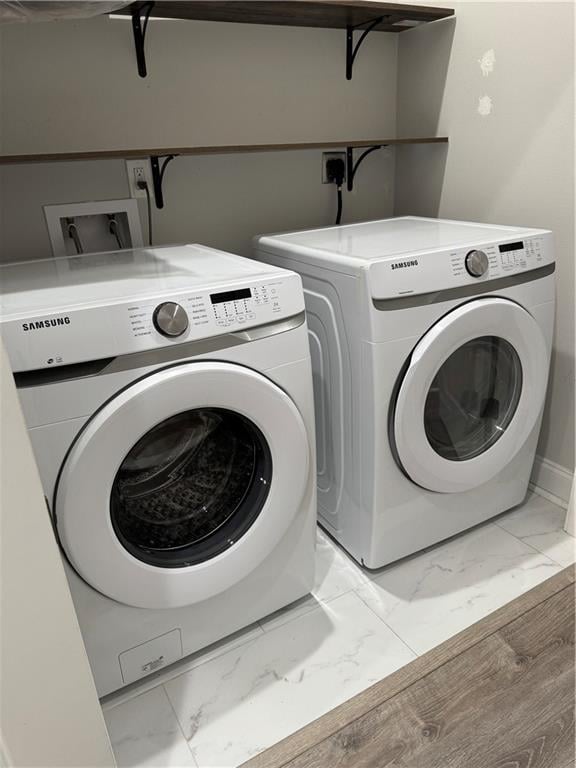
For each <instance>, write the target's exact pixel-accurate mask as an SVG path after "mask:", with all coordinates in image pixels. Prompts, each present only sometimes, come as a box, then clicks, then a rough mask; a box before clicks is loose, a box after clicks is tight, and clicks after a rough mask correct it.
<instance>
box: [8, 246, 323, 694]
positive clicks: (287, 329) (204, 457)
mask: <svg viewBox="0 0 576 768" xmlns="http://www.w3.org/2000/svg"><path fill="white" fill-rule="evenodd" d="M0 285H1V286H2V312H1V323H2V328H1V329H2V335H3V339H4V343H5V345H6V347H7V350H8V354H9V357H10V360H11V363H12V366H13V369H14V372H15V378H16V383H17V386H18V388H19V395H20V399H21V402H22V406H23V410H24V414H25V418H26V421H27V424H28V427H29V433H30V437H31V440H32V444H33V447H34V451H35V455H36V458H37V462H38V466H39V469H40V474H41V477H42V482H43V486H44V489H45V493H46V498H47V501H48V503H49V506H50V507H51V510H52V513H53V516H54V521H55V529H56V532H57V536H58V538H59V541H60V544H61V547H62V550H63V553H64V555H65V563H66V570H67V575H68V580H69V584H70V589H71V592H72V596H73V599H74V603H75V606H76V610H77V613H78V619H79V623H80V626H81V629H82V633H83V637H84V641H85V644H86V649H87V652H88V656H89V659H90V662H91V666H92V671H93V674H94V678H95V680H96V685H97V688H98V691H99V694H100V695H104V694H107V693H110V692H111V691H114V690H115V689H117V688H120V687H121V686H124V685H126V684H128V683H131V682H134V681H136V680H138V679H139V678H141V677H143V676H145V675H147V674H149V673H151V672H153V671H155V670H157V669H159V668H161V667H164V666H166V665H168V664H170V663H171V662H174V661H176V660H177V659H180V658H181V657H183V656H186V655H188V654H191V653H192V652H194V651H196V650H198V649H200V648H203V647H205V646H207V645H209V644H210V643H213V642H214V641H216V640H218V639H220V638H222V637H224V636H226V635H228V634H230V633H232V632H234V631H236V630H239V629H241V628H242V627H245V626H247V625H248V624H250V623H251V622H254V621H256V620H258V619H260V618H262V617H264V616H266V615H267V614H269V613H271V612H273V611H275V610H277V609H279V608H281V607H283V606H285V605H287V604H288V603H291V602H292V601H294V600H296V599H298V598H300V597H302V596H303V595H305V594H307V593H308V592H309V591H310V589H311V587H312V584H313V577H314V542H315V523H316V508H315V455H314V454H315V448H314V414H313V398H312V380H311V371H310V354H309V347H308V339H307V330H306V322H305V314H304V299H303V295H302V286H301V280H300V278H299V276H298V275H296V274H294V273H291V272H287V271H285V270H282V269H278V268H276V267H272V266H268V265H264V264H257V263H256V262H254V261H252V260H250V259H243V258H241V257H239V256H233V255H230V254H225V253H221V252H219V251H215V250H212V249H209V248H203V247H200V246H196V245H190V246H180V247H167V248H154V249H139V250H130V251H120V252H118V253H112V254H110V253H106V254H94V255H87V256H82V257H73V258H60V259H51V260H44V261H35V262H29V263H23V264H15V265H7V266H5V267H3V268H1V269H0ZM38 578H39V579H41V578H42V575H41V574H38Z"/></svg>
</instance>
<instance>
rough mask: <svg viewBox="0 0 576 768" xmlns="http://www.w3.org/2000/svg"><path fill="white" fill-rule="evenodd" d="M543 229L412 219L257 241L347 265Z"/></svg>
mask: <svg viewBox="0 0 576 768" xmlns="http://www.w3.org/2000/svg"><path fill="white" fill-rule="evenodd" d="M542 232H544V230H536V229H527V228H520V227H504V226H493V225H490V224H476V223H471V222H465V221H451V220H446V219H426V218H419V217H416V216H406V217H402V218H394V219H383V220H381V221H370V222H364V223H359V224H350V225H346V226H340V227H327V228H324V229H316V230H307V231H304V232H293V233H286V234H279V235H264V236H263V237H262V238H259V242H260V243H261V247H263V248H264V249H266V247H268V246H272V247H274V246H276V247H278V248H279V249H281V250H282V251H286V250H290V251H291V252H296V253H301V254H304V255H307V256H310V257H312V258H314V255H316V256H317V258H320V259H322V260H324V259H326V257H327V255H328V254H330V256H332V257H334V256H336V257H340V258H343V259H345V260H348V261H352V262H354V261H356V262H368V263H369V262H372V261H375V260H380V259H387V258H390V257H393V256H399V255H401V254H406V253H420V252H421V251H437V250H440V249H445V248H452V247H455V246H460V245H471V246H475V245H477V244H480V243H485V242H487V241H496V240H499V241H500V240H506V239H510V238H517V237H518V236H519V235H520V234H526V235H530V234H540V233H542Z"/></svg>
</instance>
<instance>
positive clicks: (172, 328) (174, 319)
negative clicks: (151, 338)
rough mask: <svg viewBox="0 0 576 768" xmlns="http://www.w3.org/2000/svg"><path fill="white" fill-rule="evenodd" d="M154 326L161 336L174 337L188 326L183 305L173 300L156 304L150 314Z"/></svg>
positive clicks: (180, 334)
mask: <svg viewBox="0 0 576 768" xmlns="http://www.w3.org/2000/svg"><path fill="white" fill-rule="evenodd" d="M152 322H153V323H154V328H156V330H157V331H158V332H159V333H161V334H162V335H163V336H169V337H171V338H176V336H182V334H183V333H184V332H185V331H186V330H187V328H188V315H187V314H186V310H185V309H184V307H181V306H180V304H176V302H175V301H164V302H162V304H158V306H157V307H156V309H155V310H154V314H153V315H152Z"/></svg>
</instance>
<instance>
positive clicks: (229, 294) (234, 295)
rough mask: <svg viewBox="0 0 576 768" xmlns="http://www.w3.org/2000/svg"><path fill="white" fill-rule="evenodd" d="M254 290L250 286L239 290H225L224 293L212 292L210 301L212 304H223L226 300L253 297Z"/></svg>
mask: <svg viewBox="0 0 576 768" xmlns="http://www.w3.org/2000/svg"><path fill="white" fill-rule="evenodd" d="M251 298H252V291H251V290H250V288H242V289H241V290H239V291H224V292H223V293H211V294H210V301H211V302H212V304H223V303H224V302H225V301H239V300H240V299H251Z"/></svg>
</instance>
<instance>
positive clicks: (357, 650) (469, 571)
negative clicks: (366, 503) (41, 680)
mask: <svg viewBox="0 0 576 768" xmlns="http://www.w3.org/2000/svg"><path fill="white" fill-rule="evenodd" d="M564 515H565V511H564V510H563V509H561V508H560V507H557V506H556V505H555V504H553V503H551V502H550V501H547V500H546V499H543V498H542V497H540V496H538V495H536V494H530V496H529V497H528V498H527V500H526V502H525V503H524V504H523V505H522V506H521V507H517V508H516V509H515V510H513V511H511V512H508V513H505V514H504V515H501V516H500V517H498V518H495V519H493V520H492V521H490V522H488V523H485V524H483V525H481V526H479V527H477V528H474V529H473V530H471V531H469V532H467V533H464V534H461V535H459V536H457V537H455V538H453V539H450V540H449V541H447V542H445V543H443V544H439V545H437V546H436V547H433V548H430V549H428V550H426V551H424V552H422V553H420V554H418V555H415V556H413V557H411V558H407V559H406V560H403V561H401V562H400V563H398V564H395V565H392V566H389V567H387V568H385V569H383V570H382V571H379V572H376V573H373V572H371V573H367V572H366V571H363V570H362V569H361V568H359V567H358V566H357V565H356V564H355V563H354V562H353V561H352V560H351V559H350V558H348V557H347V555H346V554H345V553H344V552H343V551H342V550H341V549H340V548H339V547H337V546H336V545H335V544H334V543H333V542H332V541H331V540H330V539H329V538H328V537H327V536H326V535H325V534H323V533H322V532H319V533H318V547H317V580H316V586H315V588H314V591H313V594H312V595H311V596H310V597H309V598H305V599H304V600H301V601H300V602H299V603H297V604H295V605H293V606H290V607H289V608H287V609H285V610H283V611H280V612H278V613H277V614H274V615H273V616H271V617H268V618H267V619H265V620H263V621H261V622H259V624H257V625H252V626H251V627H248V628H247V629H246V630H245V631H243V632H240V633H237V634H236V635H234V636H233V637H231V638H227V639H226V640H224V641H222V642H221V643H218V644H216V645H214V646H212V647H211V648H209V649H207V650H206V651H203V652H200V653H198V654H195V655H194V656H193V657H190V658H189V659H187V660H184V661H183V662H181V663H179V664H176V665H172V666H171V667H170V668H168V669H167V670H164V671H162V672H161V673H158V674H156V675H154V676H153V677H151V678H148V679H147V680H145V681H143V682H141V683H139V684H136V685H133V686H130V687H129V688H128V689H124V690H123V691H120V692H119V693H118V694H114V695H112V696H109V697H107V699H106V700H104V702H103V710H104V716H105V719H106V723H107V725H108V730H109V733H110V738H111V741H112V746H113V748H114V752H115V755H116V759H117V761H118V765H119V766H120V767H121V768H124V767H126V768H127V767H128V766H162V768H176V767H179V768H180V767H182V766H192V767H193V768H235V767H236V766H239V765H241V764H242V763H243V762H244V761H245V760H247V759H249V758H250V757H252V756H253V755H255V754H257V753H258V752H260V751H262V750H264V749H266V748H267V747H269V746H271V745H272V744H274V743H275V742H277V741H279V740H280V739H282V738H284V737H286V736H288V735H290V734H291V733H293V732H294V731H296V730H297V729H299V728H301V727H303V726H304V725H306V724H307V723H309V722H311V721H312V720H315V719H316V718H317V717H320V716H321V715H323V714H325V713H326V712H328V711H329V710H330V709H333V708H334V707H335V706H337V705H338V704H341V703H342V702H343V701H346V700H347V699H349V698H351V697H352V696H354V695H355V694H357V693H359V692H360V691H361V690H363V689H365V688H367V687H369V686H370V685H372V684H373V683H375V682H377V681H378V680H381V679H382V678H383V677H385V676H386V675H388V674H390V673H391V672H393V671H395V670H396V669H398V668H400V667H401V666H403V665H404V664H406V663H408V662H409V661H411V660H412V659H414V658H415V657H416V656H417V655H420V654H422V653H425V652H426V651H428V650H429V649H430V648H432V647H434V646H435V645H437V644H438V643H441V642H442V641H444V640H446V639H447V638H448V637H450V636H452V635H454V634H456V633H457V632H459V631H461V630H462V629H464V628H466V627H467V626H469V625H471V624H473V623H474V622H476V621H478V620H479V619H481V618H482V617H483V616H486V615H487V614H489V613H491V612H492V611H494V610H496V609H497V608H499V607H500V606H502V605H504V604H505V603H507V602H509V601H510V600H513V599H514V598H515V597H517V596H518V595H520V594H522V593H523V592H526V591H527V590H529V589H531V588H532V587H534V586H536V584H539V583H540V582H542V581H544V580H545V579H547V578H549V577H550V576H552V575H554V574H555V573H557V572H558V571H560V570H562V568H563V567H566V566H567V565H569V564H570V563H571V562H574V560H575V540H574V539H573V538H571V537H570V536H568V534H566V533H565V532H564V531H563V530H562V525H563V521H564Z"/></svg>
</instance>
